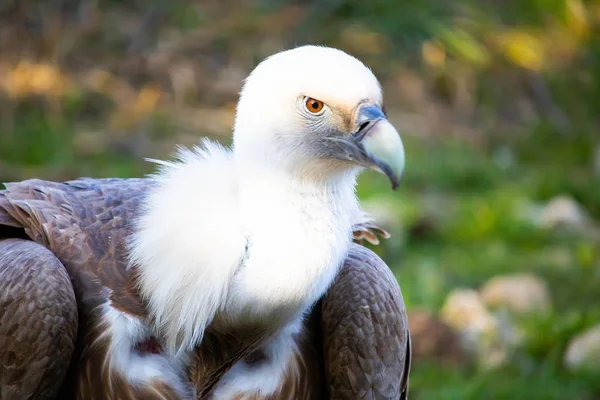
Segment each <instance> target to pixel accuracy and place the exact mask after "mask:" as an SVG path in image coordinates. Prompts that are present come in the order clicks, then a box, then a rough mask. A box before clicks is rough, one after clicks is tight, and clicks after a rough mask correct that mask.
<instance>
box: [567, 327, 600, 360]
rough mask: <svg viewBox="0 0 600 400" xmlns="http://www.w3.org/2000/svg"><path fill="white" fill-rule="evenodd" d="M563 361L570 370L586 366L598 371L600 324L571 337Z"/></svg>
mask: <svg viewBox="0 0 600 400" xmlns="http://www.w3.org/2000/svg"><path fill="white" fill-rule="evenodd" d="M564 363H565V366H566V367H567V368H569V369H571V370H574V369H580V368H586V369H591V370H594V371H600V324H598V325H596V326H594V327H592V328H589V329H587V330H586V331H584V332H582V333H580V334H579V335H577V336H574V337H573V338H572V339H571V341H570V342H569V345H568V346H567V351H566V352H565V357H564Z"/></svg>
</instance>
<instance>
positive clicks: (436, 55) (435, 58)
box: [422, 41, 446, 68]
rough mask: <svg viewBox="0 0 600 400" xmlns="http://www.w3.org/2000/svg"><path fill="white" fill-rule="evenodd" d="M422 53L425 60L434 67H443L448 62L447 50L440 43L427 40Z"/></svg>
mask: <svg viewBox="0 0 600 400" xmlns="http://www.w3.org/2000/svg"><path fill="white" fill-rule="evenodd" d="M422 53H423V61H425V63H426V64H428V65H431V66H432V67H436V68H441V67H443V66H444V64H445V63H446V50H444V47H443V46H442V45H441V44H439V43H436V42H432V41H426V42H425V43H423V50H422Z"/></svg>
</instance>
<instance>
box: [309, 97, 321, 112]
mask: <svg viewBox="0 0 600 400" xmlns="http://www.w3.org/2000/svg"><path fill="white" fill-rule="evenodd" d="M305 104H306V108H307V109H308V111H310V112H312V113H318V112H319V111H321V110H322V109H323V106H324V105H323V102H322V101H319V100H316V99H313V98H310V97H309V98H307V99H306V103H305Z"/></svg>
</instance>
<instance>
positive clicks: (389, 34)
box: [0, 0, 600, 400]
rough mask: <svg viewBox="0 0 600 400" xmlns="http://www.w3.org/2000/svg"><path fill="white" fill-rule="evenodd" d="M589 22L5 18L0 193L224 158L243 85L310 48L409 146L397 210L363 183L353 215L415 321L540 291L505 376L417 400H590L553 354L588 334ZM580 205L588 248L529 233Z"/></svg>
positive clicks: (32, 6)
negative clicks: (342, 70)
mask: <svg viewBox="0 0 600 400" xmlns="http://www.w3.org/2000/svg"><path fill="white" fill-rule="evenodd" d="M599 23H600V2H599V1H579V0H552V1H541V0H528V1H514V0H511V1H505V2H499V1H494V0H487V1H482V2H475V1H469V0H465V1H457V2H452V3H449V2H443V1H439V0H427V1H419V2H417V1H407V2H392V1H387V0H374V1H372V2H358V1H351V0H327V1H321V2H318V3H317V2H313V3H311V4H306V3H303V2H297V1H249V0H227V1H223V2H214V1H203V2H200V1H186V2H176V1H172V2H164V1H153V2H142V1H122V2H117V1H109V0H103V1H75V0H72V1H63V2H61V7H59V8H53V7H51V6H50V5H49V2H43V1H38V2H28V4H25V3H19V2H15V1H13V2H7V3H2V4H1V5H0V181H11V180H20V179H27V178H31V177H41V178H47V179H55V180H64V179H71V178H74V177H77V176H94V177H107V176H122V177H128V176H140V175H142V174H145V173H148V172H150V170H151V165H150V164H147V163H145V162H144V161H143V160H142V158H143V157H166V156H167V155H168V153H169V152H171V151H172V150H173V145H174V144H175V143H181V144H184V145H190V144H193V143H195V142H196V141H197V140H198V137H200V136H204V135H208V136H211V137H215V138H217V139H218V140H220V141H222V142H224V143H228V142H229V140H230V136H229V134H230V130H229V129H230V126H231V122H232V116H233V104H234V102H235V100H236V95H237V90H238V89H239V84H240V80H241V79H242V78H244V76H245V75H246V74H247V73H248V72H249V70H250V68H251V67H252V66H253V65H254V64H255V63H256V62H258V61H259V60H260V59H262V58H263V57H264V56H266V55H269V54H271V53H272V52H275V51H278V50H279V49H281V48H283V47H289V46H292V45H296V44H302V43H309V42H316V43H322V44H328V45H333V46H337V47H340V48H343V49H345V50H347V51H349V52H351V53H353V54H355V55H357V56H359V57H360V58H362V59H363V60H365V61H366V62H367V63H368V64H369V65H372V66H373V69H374V70H375V72H376V73H377V75H378V76H380V77H381V79H382V81H383V86H384V89H385V96H386V101H387V102H388V104H387V108H388V112H389V114H390V117H391V119H392V120H393V122H395V123H396V124H397V125H398V126H400V127H401V128H402V130H403V131H404V132H403V138H404V141H405V146H406V151H407V170H406V175H405V177H404V179H403V182H402V186H401V188H400V189H399V191H398V192H391V191H390V190H389V184H388V183H387V182H386V181H385V179H384V177H382V176H380V175H377V174H374V173H371V172H367V173H365V174H364V175H363V176H362V177H361V179H360V185H359V195H360V197H361V198H362V199H363V200H364V201H365V204H369V205H372V206H373V207H374V209H375V210H379V211H382V213H383V214H384V216H385V218H384V219H383V222H385V223H386V224H387V225H389V229H390V230H391V231H392V234H393V238H392V239H391V240H388V241H385V242H384V243H383V244H382V245H381V246H379V247H376V248H374V250H375V251H376V252H378V253H379V254H381V255H382V256H383V257H384V259H385V260H386V261H387V262H388V264H389V265H390V267H391V268H392V269H393V270H394V272H395V274H396V276H397V277H398V279H399V282H400V283H401V287H402V291H403V294H404V296H405V300H406V302H407V304H408V306H409V308H415V307H425V308H427V309H429V310H431V311H433V312H434V313H436V312H437V311H438V310H439V309H440V307H441V306H442V304H443V302H444V301H445V299H446V296H447V295H448V293H449V292H450V291H451V290H453V289H455V288H457V287H470V288H477V287H479V286H480V285H481V284H482V283H484V282H485V281H487V280H488V279H489V278H491V277H493V276H495V275H498V274H503V273H511V272H532V273H534V274H536V275H538V276H540V277H542V278H543V279H544V280H545V281H546V283H547V284H548V286H549V289H550V292H551V296H552V308H551V310H550V312H549V313H548V314H547V315H544V316H539V317H535V318H534V317H530V318H526V319H523V320H520V321H518V322H519V325H520V327H521V328H522V329H524V330H525V332H526V340H525V341H524V343H523V344H522V345H520V347H519V348H518V349H517V351H515V352H514V354H512V355H511V358H510V361H509V363H508V364H507V365H506V366H504V367H501V368H500V369H497V370H486V369H483V368H476V367H473V366H471V367H468V368H464V369H458V368H451V367H443V366H441V365H436V363H428V362H423V361H420V360H415V365H414V369H413V372H412V374H411V387H412V390H411V392H412V394H411V398H414V399H482V398H490V399H505V398H506V399H509V398H510V399H521V398H522V399H531V398H535V399H559V398H560V399H563V398H567V399H581V400H585V399H597V398H600V379H598V378H600V375H593V374H591V373H589V372H569V371H566V370H565V369H564V367H563V366H562V356H563V351H564V348H565V346H566V344H567V342H568V341H569V340H570V338H571V337H572V336H573V335H574V334H575V333H578V332H580V331H581V330H583V329H585V328H587V327H590V326H592V325H593V324H595V323H599V322H600V301H598V300H599V299H600V297H599V295H598V293H600V245H599V242H598V234H597V228H598V222H597V221H598V219H599V218H600V189H599V187H600V186H599V183H600V182H599V181H600V147H599V145H600V138H599V136H598V131H599V126H598V124H599V122H600V120H599V119H598V117H599V116H600V68H599V66H600V40H599V38H600V35H599V32H598V26H599ZM559 195H569V196H572V197H573V198H574V199H575V200H576V201H577V202H578V203H579V204H580V205H581V206H582V207H583V208H584V209H585V210H586V212H587V213H588V214H589V215H590V216H591V218H592V225H593V226H592V228H590V229H584V230H573V229H552V228H546V227H543V226H540V225H539V223H537V222H536V213H537V212H538V211H536V210H539V208H540V207H542V206H543V204H544V203H545V202H547V201H548V200H550V199H552V198H554V197H555V196H559Z"/></svg>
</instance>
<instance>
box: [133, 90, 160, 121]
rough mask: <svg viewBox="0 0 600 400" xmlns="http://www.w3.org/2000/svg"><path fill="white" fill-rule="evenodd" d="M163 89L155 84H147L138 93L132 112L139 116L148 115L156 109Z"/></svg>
mask: <svg viewBox="0 0 600 400" xmlns="http://www.w3.org/2000/svg"><path fill="white" fill-rule="evenodd" d="M160 96H161V91H160V88H158V87H157V86H155V85H146V86H144V87H143V88H142V90H140V92H139V93H138V96H137V99H136V100H135V103H134V104H133V107H132V112H133V113H134V114H135V115H137V116H143V115H148V114H150V113H152V112H154V110H156V105H157V104H158V101H159V100H160Z"/></svg>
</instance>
